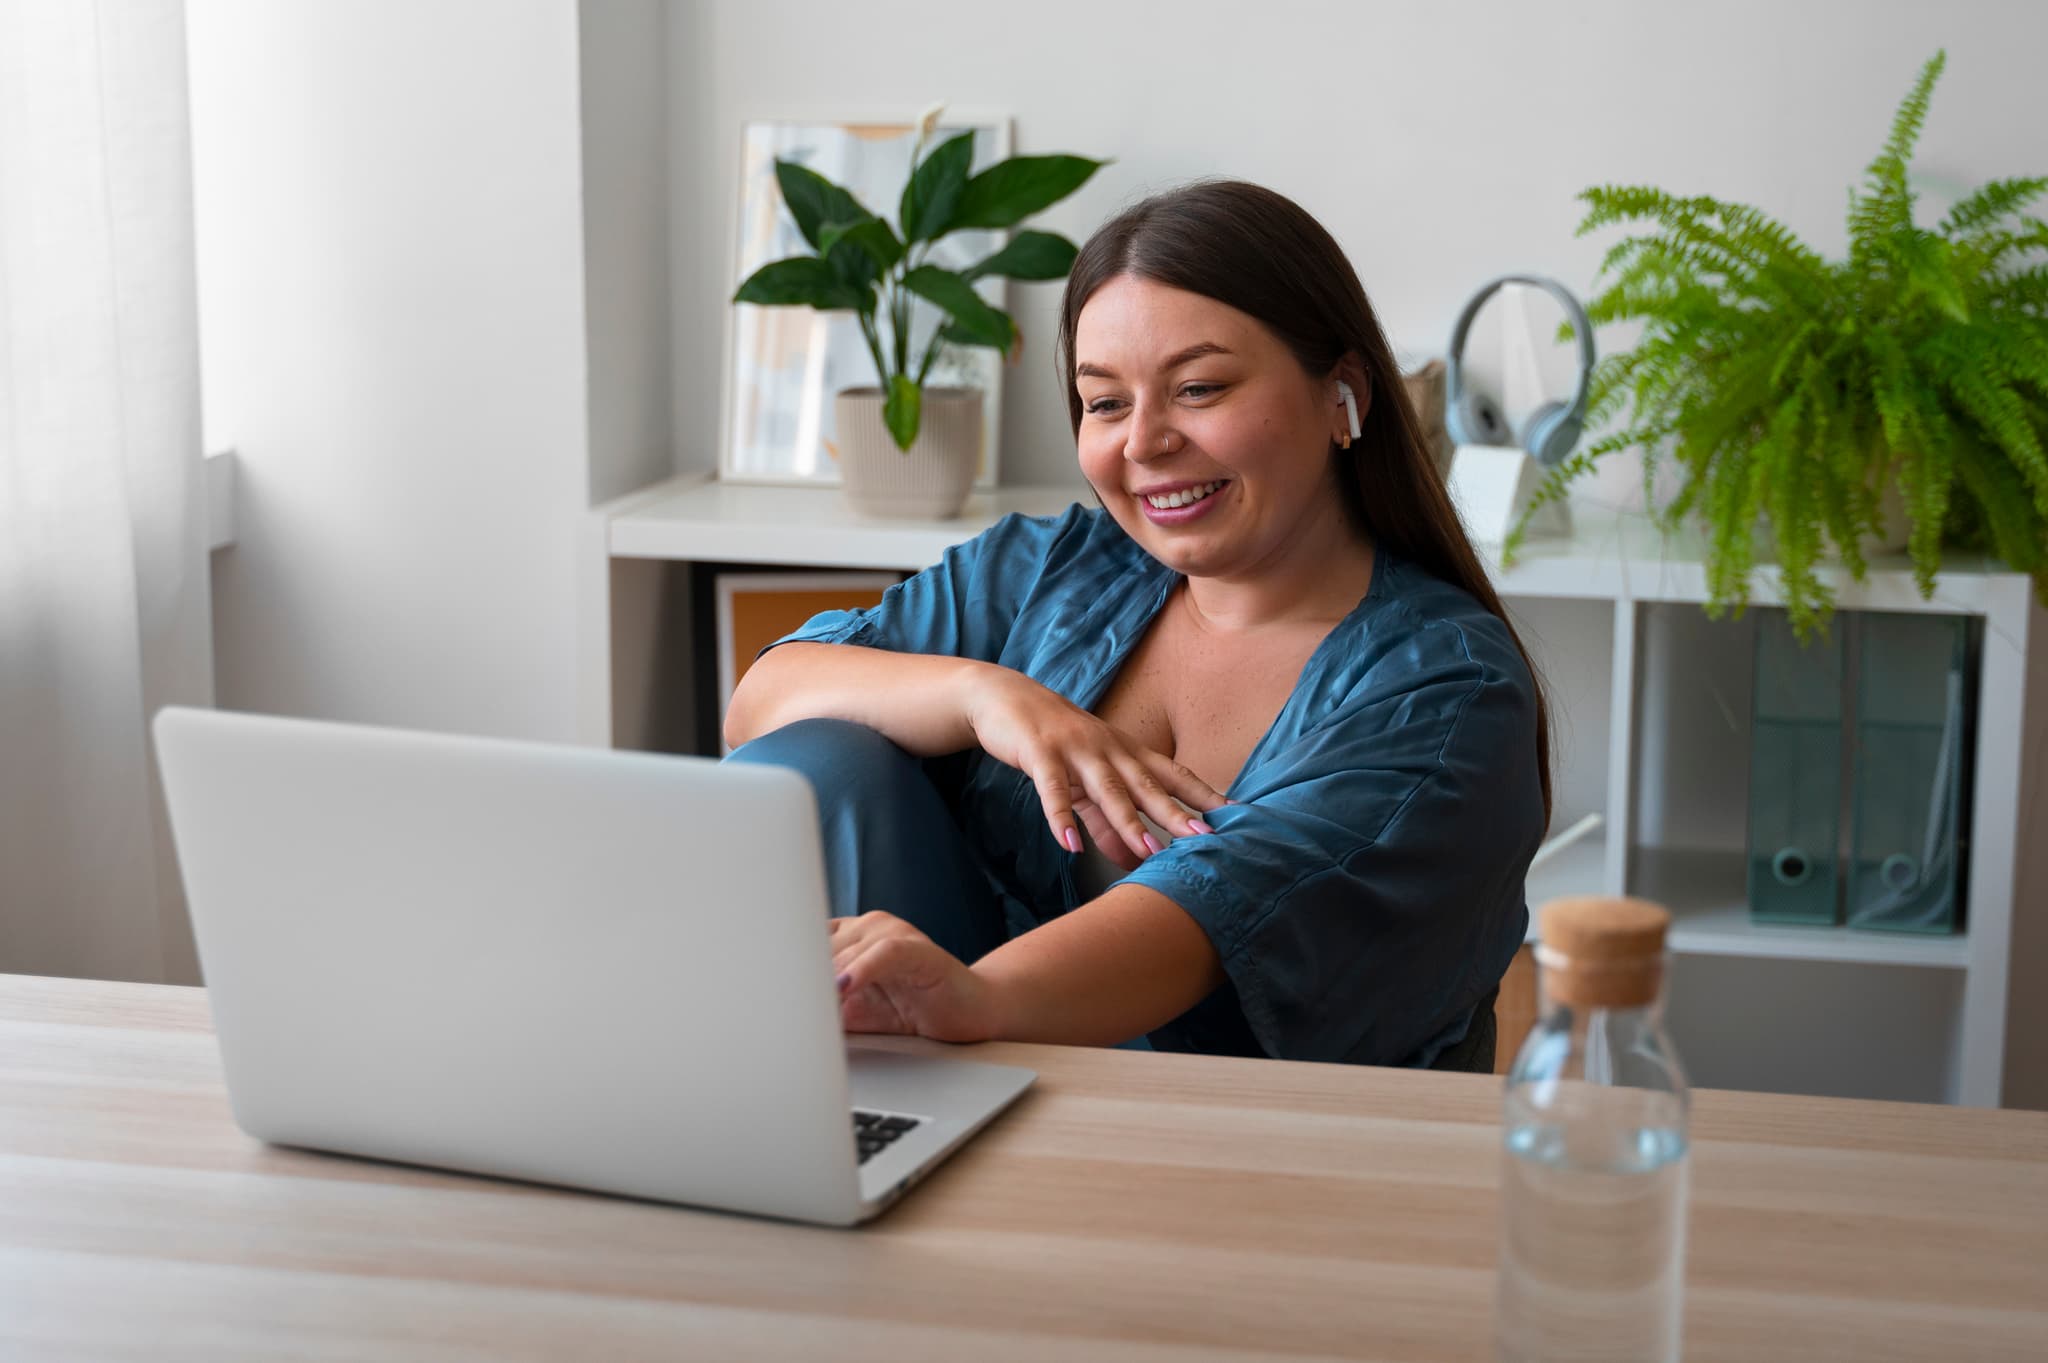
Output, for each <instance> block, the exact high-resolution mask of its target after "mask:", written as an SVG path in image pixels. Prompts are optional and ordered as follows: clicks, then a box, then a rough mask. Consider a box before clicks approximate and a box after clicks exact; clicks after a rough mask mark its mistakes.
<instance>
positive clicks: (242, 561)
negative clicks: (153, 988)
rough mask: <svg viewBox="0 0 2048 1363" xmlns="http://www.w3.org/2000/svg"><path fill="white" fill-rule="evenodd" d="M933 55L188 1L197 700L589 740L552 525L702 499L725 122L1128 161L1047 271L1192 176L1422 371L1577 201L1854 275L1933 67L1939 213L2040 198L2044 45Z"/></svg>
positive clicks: (1805, 15)
mask: <svg viewBox="0 0 2048 1363" xmlns="http://www.w3.org/2000/svg"><path fill="white" fill-rule="evenodd" d="M946 15H947V21H946V22H945V23H936V22H934V21H933V15H932V11H931V10H930V8H929V7H928V6H925V5H922V4H919V3H910V2H909V0H863V3H860V4H857V5H848V4H831V3H824V2H823V0H586V3H584V4H582V5H580V6H579V5H577V4H576V3H575V0H431V2H430V3H427V2H421V3H405V2H402V0H369V2H368V3H355V2H352V3H343V2H342V0H293V2H292V3H290V4H277V3H272V2H267V0H190V24H189V27H190V31H191V51H192V62H193V68H192V74H193V82H192V84H193V91H194V141H195V159H196V162H197V170H196V173H197V178H198V195H197V198H198V212H199V251H200V269H201V319H202V327H203V349H204V355H205V363H206V379H207V403H208V424H209V427H210V430H211V438H210V442H209V443H210V444H211V445H215V446H218V445H221V444H225V443H232V444H233V445H234V446H235V447H236V448H237V449H238V450H239V452H240V454H241V458H242V474H243V478H242V489H241V490H242V504H241V506H240V508H239V539H238V543H237V545H236V547H235V548H233V549H232V550H229V551H226V552H224V553H222V554H219V555H216V556H215V569H216V574H217V582H216V594H215V603H214V604H215V628H216V631H217V659H218V670H219V689H220V697H221V702H222V704H224V705H228V706H232V707H237V708H249V709H261V710H274V711H283V712H291V713H303V714H314V715H329V716H334V717H339V718H362V719H371V720H378V721H384V722H392V723H404V724H416V725H419V726H422V727H440V728H449V729H465V730H473V731H481V732H503V733H517V734H526V735H531V736H548V737H569V736H572V735H573V734H574V732H575V730H576V720H575V715H576V697H575V669H574V662H575V658H576V656H577V650H578V647H579V645H578V629H579V624H580V622H579V620H578V619H577V614H576V600H575V592H574V583H575V576H576V573H575V568H576V553H577V529H578V522H579V517H580V513H581V512H582V510H583V509H584V508H585V507H587V506H588V505H589V503H590V502H591V501H592V500H595V499H602V498H604V497H607V496H609V495H612V494H614V493H616V492H618V491H622V490H624V489H625V488H627V487H630V486H632V485H634V484H637V483H640V482H644V481H646V480H647V479H648V478H651V477H653V476H656V475H658V474H660V473H662V472H665V471H666V470H667V468H668V467H670V466H673V467H674V468H677V469H697V468H709V467H712V466H713V465H714V463H715V461H716V450H715V442H716V439H717V430H718V411H719V399H720V391H721V387H722V384H723V375H724V369H725V357H724V355H723V353H722V352H723V338H724V334H725V328H724V315H725V309H726V308H727V307H728V304H727V302H726V299H727V298H728V297H729V296H730V293H731V289H732V286H733V282H734V281H733V269H732V263H731V262H732V241H731V233H732V222H733V216H734V204H733V195H734V186H735V182H736V178H737V165H736V158H735V150H736V148H737V146H738V139H739V129H740V124H741V122H742V120H743V119H745V118H747V117H760V116H833V115H839V114H844V113H846V112H848V111H856V112H862V111H865V112H872V111H875V110H878V109H881V110H889V109H899V108H900V109H901V110H902V111H903V113H904V114H905V115H906V116H907V115H908V114H910V113H913V112H915V110H916V109H917V108H919V107H920V106H922V105H923V104H924V103H926V102H927V101H928V100H930V99H933V98H938V97H946V98H950V99H953V100H956V101H958V102H960V103H961V104H963V105H973V106H976V107H984V108H991V109H996V110H1005V111H1008V112H1009V113H1010V114H1011V115H1012V116H1013V118H1014V121H1015V132H1016V142H1017V149H1018V150H1019V151H1023V152H1044V151H1052V150H1075V151H1082V152H1087V153H1091V154H1095V155H1101V156H1111V157H1114V158H1116V164H1114V165H1112V166H1111V167H1109V168H1108V169H1107V170H1105V171H1104V172H1103V173H1102V174H1101V175H1099V176H1098V177H1097V178H1096V179H1095V181H1094V182H1092V183H1091V184H1089V185H1088V186H1087V187H1086V188H1084V189H1083V190H1082V191H1081V192H1080V193H1079V194H1078V195H1076V196H1074V198H1072V199H1071V200H1069V201H1068V202H1067V203H1065V204H1062V205H1060V206H1058V207H1057V208H1055V209H1054V210H1053V211H1052V212H1050V213H1048V214H1046V215H1044V216H1043V223H1044V225H1046V226H1050V227H1053V228H1056V229H1058V230H1061V231H1064V232H1066V233H1068V234H1069V235H1071V236H1073V237H1075V238H1076V239H1079V238H1082V237H1085V236H1086V235H1087V233H1088V232H1089V230H1091V229H1092V228H1093V227H1094V226H1095V225H1097V224H1098V223H1099V222H1100V221H1101V220H1102V219H1103V218H1104V217H1105V216H1107V215H1108V214H1109V213H1110V212H1112V211H1114V210H1115V209H1116V208H1117V207H1119V206H1120V205H1122V204H1124V203H1125V202H1127V201H1129V200H1130V199H1132V198H1134V197H1136V196H1138V195H1140V194H1142V193H1144V192H1145V191H1147V190H1149V189H1154V188H1158V187H1162V186H1165V185H1168V184H1172V183H1176V182H1179V181H1181V180H1184V179H1187V178H1190V177H1193V176H1198V175H1207V174H1228V175H1240V176H1245V177H1248V178H1251V179H1255V180H1259V181H1262V182H1264V183H1267V184H1270V185H1273V186H1274V187H1276V188H1278V189H1281V190H1283V191H1284V192H1286V193H1288V194H1290V195H1293V196H1294V197H1296V198H1297V199H1299V200H1300V201H1301V202H1302V203H1304V204H1305V205H1306V206H1307V207H1308V208H1309V209H1310V210H1311V211H1313V212H1315V213H1317V214H1318V215H1319V216H1321V217H1322V218H1323V219H1324V221H1325V222H1327V223H1328V224H1329V226H1330V227H1331V229H1332V230H1333V231H1334V232H1335V233H1336V235H1337V236H1338V238H1339V240H1340V241H1342V242H1343V243H1344V244H1345V245H1346V247H1347V248H1348V249H1349V250H1350V251H1351V253H1352V255H1353V258H1354V259H1355V261H1356V262H1357V263H1358V265H1359V267H1360V272H1361V274H1362V276H1363V278H1364V280H1365V283H1366V287H1367V289H1368V292H1369V293H1370V294H1371V296H1372V297H1373V299H1374V301H1375V303H1376V305H1377V306H1378V308H1379V310H1380V313H1381V316H1382V319H1383V321H1384V322H1385V324H1386V326H1387V328H1388V331H1389V333H1390V334H1391V336H1392V337H1393V339H1394V341H1395V344H1396V346H1397V347H1398V348H1399V349H1400V350H1401V351H1402V352H1403V354H1404V356H1405V357H1407V358H1409V359H1411V360H1420V359H1421V358H1423V357H1425V356H1427V355H1429V354H1433V353H1437V352H1440V351H1441V349H1442V346H1443V342H1444V339H1445V336H1446V334H1447V332H1448V330H1449V326H1450V322H1451V320H1452V317H1453V316H1454V314H1455V312H1456V310H1457V308H1458V306H1459V304H1460V303H1461V302H1462V301H1463V300H1464V299H1465V297H1466V296H1467V295H1468V294H1469V292H1470V290H1471V289H1472V288H1473V287H1474V286H1476V285H1477V284H1478V283H1479V282H1480V281H1482V280H1483V279H1485V278H1487V277H1489V276H1490V275H1492V274H1494V273H1497V272H1500V271H1502V270H1506V269H1509V268H1529V269H1537V270H1544V271H1548V272H1551V273H1555V274H1557V275H1559V276H1560V277H1561V278H1563V279H1565V280H1566V281H1567V282H1568V283H1571V284H1573V285H1575V286H1578V287H1580V288H1585V287H1586V286H1588V285H1589V284H1590V283H1591V279H1590V275H1591V272H1592V269H1593V266H1594V264H1595V263H1596V262H1597V260H1598V257H1599V253H1600V250H1601V245H1602V244H1601V243H1599V242H1593V241H1584V242H1582V241H1576V240H1574V239H1573V237H1572V229H1573V228H1574V227H1575V225H1576V223H1577V221H1578V218H1579V208H1578V205H1577V204H1576V203H1575V201H1574V199H1573V197H1572V196H1573V195H1574V194H1575V193H1576V192H1577V191H1578V190H1579V189H1581V188H1583V187H1584V186H1586V185H1589V184H1594V183H1598V182H1603V181H1616V182H1629V181H1646V182H1650V183H1656V184H1660V185H1664V186H1667V187H1671V188H1674V189H1681V190H1702V191H1709V190H1710V191H1713V192H1716V193H1719V194H1722V195H1724V196H1727V197H1732V198H1739V199H1746V200H1750V201H1753V202H1756V203H1758V204H1760V205H1761V206H1763V207H1765V208H1767V209H1770V210H1773V211H1775V212H1776V213H1777V214H1778V215H1779V216H1781V217H1782V218H1784V219H1785V220H1786V221H1787V222H1789V223H1790V224H1792V225H1793V226H1794V227H1795V228H1796V229H1797V230H1799V231H1801V232H1802V233H1805V234H1806V235H1807V236H1808V238H1809V239H1810V240H1811V241H1813V242H1814V243H1815V244H1816V245H1818V246H1820V247H1821V248H1823V249H1827V250H1835V249H1838V248H1839V247H1840V245H1841V242H1842V225H1841V217H1842V208H1843V200H1844V191H1845V189H1846V188H1847V186H1848V185H1849V183H1851V182H1852V181H1853V180H1854V179H1855V178H1856V177H1857V176H1858V175H1859V174H1860V171H1861V168H1862V166H1863V165H1864V163H1865V162H1867V161H1868V160H1869V158H1870V156H1871V155H1872V154H1873V153H1874V151H1875V150H1876V148H1877V147H1878V145H1879V143H1880V142H1881V141H1882V140H1883V136H1884V133H1885V130H1886V126H1887V123H1888V120H1889V118H1890V114H1891V111H1892V109H1893V107H1894V106H1895V104H1896V103H1897V101H1898V99H1899V97H1900V96H1901V95H1902V94H1903V93H1904V91H1905V89H1906V87H1907V85H1908V83H1909V82H1910V81H1911V79H1912V77H1913V75H1914V74H1915V72H1916V71H1917V69H1918V67H1919V64H1920V62H1921V61H1922V60H1923V59H1924V58H1925V57H1926V55H1927V54H1928V53H1930V52H1931V51H1932V50H1933V49H1934V48H1935V47H1936V46H1939V45H1946V46H1947V48H1948V49H1949V56H1950V69H1949V74H1948V76H1947V77H1946V78H1945V80H1944V82H1943V85H1942V87H1941V88H1940V89H1939V90H1938V91H1937V93H1936V97H1935V105H1934V111H1933V116H1932V118H1931V120H1930V123H1929V126H1928V128H1927V132H1926V135H1925V137H1924V138H1923V140H1922V144H1921V146H1922V150H1921V155H1920V157H1919V159H1918V162H1917V165H1918V167H1919V171H1920V173H1921V175H1922V177H1923V180H1925V182H1926V184H1927V187H1928V193H1929V198H1930V200H1939V199H1940V198H1941V197H1942V195H1941V193H1940V190H1941V187H1942V186H1943V185H1945V184H1946V185H1960V186H1964V187H1967V186H1969V185H1973V184H1975V183H1977V182H1978V181H1981V180H1982V179H1984V178H1987V177H1989V176H1992V175H2002V174H2017V173H2030V172H2038V171H2040V170H2041V169H2042V166H2043V158H2044V156H2048V148H2044V146H2043V144H2042V140H2041V138H2040V136H2039V134H2038V129H2039V128H2041V127H2042V126H2044V125H2048V88H2044V87H2043V86H2042V85H2041V84H2040V83H2039V82H2038V81H2036V80H2035V79H2034V62H2035V56H2034V54H2035V53H2036V52H2037V51H2038V50H2040V49H2041V47H2042V46H2043V40H2044V39H2048V6H2035V5H2021V4H1999V3H1985V2H1984V0H1977V2H1976V3H1966V4H1954V5H1948V6H1944V7H1941V8H1939V9H1937V8H1936V7H1934V6H1928V5H1918V4H1905V3H1890V4H1882V5H1879V4H1855V3H1848V0H1838V2H1837V3H1829V4H1802V5H1796V6H1775V5H1765V4H1760V3H1753V2H1751V0H1745V2H1744V3H1739V4H1732V5H1724V6H1720V7H1716V8H1714V9H1713V10H1712V11H1706V10H1702V9H1701V8H1700V7H1698V6H1691V5H1687V6H1679V5H1650V4H1643V3H1618V2H1610V3H1602V4H1590V3H1588V4H1562V3H1552V4H1542V5H1518V6H1508V5H1497V6H1483V5H1482V6H1475V5H1462V6H1417V5H1399V6H1397V5H1393V4H1379V3H1374V4H1363V3H1346V2H1343V0H1268V3H1265V4H1263V5H1261V6H1259V7H1257V8H1256V9H1255V10H1251V11H1247V9H1246V8H1245V7H1243V6H1241V5H1238V4H1235V3H1225V2H1223V0H1173V2H1172V3H1167V2H1166V0H1159V2H1158V3H1118V4H1104V3H1101V2H1100V0H1088V2H1087V3H1083V2H1082V0H1045V3H1043V4H1041V5H1038V6H1035V7H1032V8H1031V9H1030V10H1029V11H1028V12H1025V11H1020V10H1018V9H1017V7H1016V6H1014V5H1009V4H999V3H995V0H958V2H957V3H955V4H953V5H951V6H949V7H948V8H947V9H946ZM657 55H659V57H660V60H657ZM664 119H665V120H666V124H665V128H664V126H663V120H664ZM664 132H665V134H666V136H665V138H664ZM664 142H665V143H666V145H664ZM664 161H665V162H666V165H667V169H668V174H667V176H666V180H667V184H666V193H665V196H664V194H663V193H662V185H661V183H660V182H661V181H662V179H663V175H662V166H663V164H664ZM1057 293H1058V291H1057V289H1056V288H1055V287H1053V286H1049V285H1018V286H1013V289H1012V303H1013V307H1014V308H1015V310H1016V312H1017V314H1018V316H1019V319H1020V321H1021V323H1022V325H1023V328H1024V331H1025V335H1026V337H1027V349H1026V353H1025V356H1024V362H1023V364H1022V365H1021V366H1020V367H1017V368H1013V369H1012V370H1010V371H1009V376H1010V377H1009V383H1010V385H1011V387H1010V389H1009V393H1008V395H1007V400H1006V401H1005V403H1004V436H1003V446H1004V452H1003V458H1004V475H1005V477H1006V478H1007V479H1008V480H1010V481H1014V482H1072V481H1074V480H1075V475H1074V473H1073V470H1072V467H1071V440H1070V437H1069V436H1068V433H1067V430H1066V420H1065V409H1064V405H1063V403H1062V401H1061V399H1060V395H1059V389H1058V387H1057V384H1056V381H1055V378H1054V376H1053V375H1052V373H1051V338H1052V333H1053V318H1054V310H1055V307H1056V304H1057ZM664 294H666V295H667V296H668V297H669V298H671V299H672V302H673V308H672V311H671V312H670V313H669V314H668V315H666V316H664V314H663V311H662V308H661V306H660V300H661V298H662V297H663V296H664ZM671 449H672V456H671V455H670V454H666V453H664V451H665V450H671ZM1633 481H1634V480H1633V477H1632V475H1631V474H1630V473H1629V472H1628V471H1627V470H1625V469H1624V470H1618V471H1617V476H1616V477H1615V478H1614V479H1613V480H1612V482H1613V486H1614V489H1615V490H1616V491H1617V492H1621V493H1625V492H1626V491H1627V490H1628V489H1629V488H1630V487H1631V486H1632V484H1633Z"/></svg>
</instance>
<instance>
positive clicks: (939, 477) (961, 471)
mask: <svg viewBox="0 0 2048 1363" xmlns="http://www.w3.org/2000/svg"><path fill="white" fill-rule="evenodd" d="M833 416H834V419H835V421H836V423H837V426H838V437H839V439H838V446H839V472H840V475H841V477H842V478H843V479H844V480H845V484H846V496H847V500H848V501H850V502H852V503H853V509H854V510H856V511H858V512H861V513H862V514H864V515H869V516H889V517H899V518H900V517H915V518H917V519H920V520H946V519H948V518H950V517H953V516H957V515H959V514H960V508H961V507H963V506H965V505H966V504H967V496H968V494H969V493H970V492H972V491H973V490H974V475H975V473H976V472H977V471H978V470H979V469H980V468H981V444H982V435H981V391H980V390H979V389H974V388H927V389H925V390H924V419H923V420H922V421H921V422H919V423H918V428H917V439H915V440H913V441H911V442H910V448H909V449H908V450H901V449H898V448H897V447H896V441H895V438H894V437H892V436H891V435H890V434H889V428H888V426H887V425H886V424H884V422H883V421H882V390H881V389H879V388H849V389H847V390H846V391H845V392H843V393H840V394H839V395H838V396H837V397H836V398H835V399H834V402H833Z"/></svg>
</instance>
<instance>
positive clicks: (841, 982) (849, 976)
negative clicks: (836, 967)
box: [832, 970, 853, 990]
mask: <svg viewBox="0 0 2048 1363" xmlns="http://www.w3.org/2000/svg"><path fill="white" fill-rule="evenodd" d="M832 983H833V984H834V985H835V986H836V987H838V988H839V989H842V990H843V989H845V988H846V986H848V985H849V984H852V983H853V973H852V972H851V971H847V970H842V971H840V972H839V978H838V979H835V980H834V981H832Z"/></svg>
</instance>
